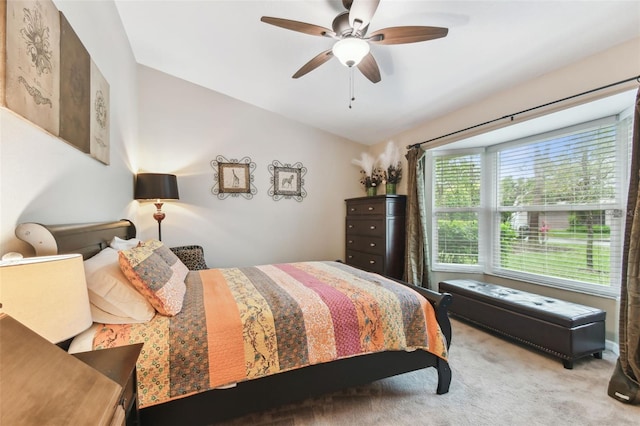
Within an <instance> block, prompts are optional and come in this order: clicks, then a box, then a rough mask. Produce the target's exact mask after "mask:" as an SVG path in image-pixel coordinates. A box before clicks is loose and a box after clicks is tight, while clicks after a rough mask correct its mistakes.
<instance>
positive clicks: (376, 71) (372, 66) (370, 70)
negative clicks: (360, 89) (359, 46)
mask: <svg viewBox="0 0 640 426" xmlns="http://www.w3.org/2000/svg"><path fill="white" fill-rule="evenodd" d="M358 69H359V70H360V72H361V73H362V74H363V75H364V76H365V77H367V78H368V79H369V80H370V81H371V82H372V83H377V82H379V81H380V80H381V78H380V68H378V63H377V62H376V60H375V59H374V58H373V55H372V54H371V53H369V54H367V56H365V57H364V58H362V60H361V61H360V63H359V64H358Z"/></svg>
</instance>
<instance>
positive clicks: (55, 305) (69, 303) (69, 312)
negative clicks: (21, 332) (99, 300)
mask: <svg viewBox="0 0 640 426" xmlns="http://www.w3.org/2000/svg"><path fill="white" fill-rule="evenodd" d="M0 304H1V306H0V312H4V313H6V314H8V315H10V316H12V317H13V318H15V319H16V320H17V321H19V322H20V323H22V324H24V325H25V326H27V327H28V328H30V329H31V330H33V331H35V332H36V333H38V334H39V335H40V336H42V337H44V338H45V339H47V340H49V341H50V342H52V343H59V342H63V341H65V340H67V339H69V338H71V337H74V336H75V335H77V334H78V333H80V332H82V331H84V330H86V329H87V328H89V327H90V326H91V323H92V320H91V310H90V308H89V293H88V290H87V284H86V280H85V274H84V263H83V260H82V256H81V255H79V254H69V255H59V256H42V257H30V258H25V259H19V260H7V261H1V262H0Z"/></svg>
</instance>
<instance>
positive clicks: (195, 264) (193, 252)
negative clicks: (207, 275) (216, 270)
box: [170, 246, 209, 271]
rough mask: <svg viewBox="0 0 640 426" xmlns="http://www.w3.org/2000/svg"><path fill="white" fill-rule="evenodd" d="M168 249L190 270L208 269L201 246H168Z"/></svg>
mask: <svg viewBox="0 0 640 426" xmlns="http://www.w3.org/2000/svg"><path fill="white" fill-rule="evenodd" d="M170 250H171V251H172V252H174V253H175V255H176V256H178V258H179V259H180V261H181V262H182V263H184V265H185V266H186V267H187V268H189V270H190V271H199V270H202V269H209V267H208V266H207V263H206V261H205V260H204V250H203V249H202V247H201V246H180V247H170Z"/></svg>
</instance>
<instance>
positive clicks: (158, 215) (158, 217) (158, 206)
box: [153, 202, 166, 241]
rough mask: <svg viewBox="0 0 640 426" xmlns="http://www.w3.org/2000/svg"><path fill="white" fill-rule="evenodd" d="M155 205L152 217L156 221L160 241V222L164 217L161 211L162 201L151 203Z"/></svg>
mask: <svg viewBox="0 0 640 426" xmlns="http://www.w3.org/2000/svg"><path fill="white" fill-rule="evenodd" d="M153 204H154V205H155V206H156V209H157V210H156V212H155V213H154V214H153V218H154V219H155V220H157V221H158V241H162V225H161V222H162V220H163V219H164V218H165V216H166V215H165V214H164V212H163V211H162V204H164V203H160V202H157V203H153Z"/></svg>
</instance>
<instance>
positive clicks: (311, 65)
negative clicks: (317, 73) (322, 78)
mask: <svg viewBox="0 0 640 426" xmlns="http://www.w3.org/2000/svg"><path fill="white" fill-rule="evenodd" d="M331 58H333V51H332V50H331V49H329V50H325V51H324V52H322V53H320V54H319V55H316V56H315V57H314V58H313V59H311V60H310V61H309V62H307V63H306V64H304V65H303V66H302V68H300V69H299V70H298V71H297V72H296V73H295V74H294V75H293V77H292V78H300V77H302V76H303V75H305V74H307V73H308V72H311V71H313V70H315V69H316V68H318V67H319V66H320V65H322V64H324V63H325V62H327V61H328V60H329V59H331Z"/></svg>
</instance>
